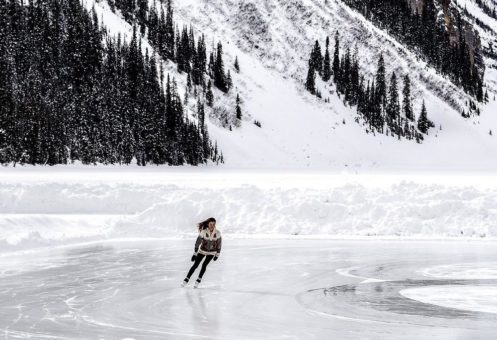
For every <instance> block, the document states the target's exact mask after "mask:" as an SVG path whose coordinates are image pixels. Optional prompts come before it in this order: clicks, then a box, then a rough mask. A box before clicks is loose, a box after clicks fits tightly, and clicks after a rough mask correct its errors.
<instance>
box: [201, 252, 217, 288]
mask: <svg viewBox="0 0 497 340" xmlns="http://www.w3.org/2000/svg"><path fill="white" fill-rule="evenodd" d="M213 258H214V255H207V256H206V257H205V261H204V263H202V268H201V269H200V274H198V279H197V281H199V282H200V280H202V276H204V273H205V270H206V269H207V265H208V264H209V262H211V260H212V259H213Z"/></svg>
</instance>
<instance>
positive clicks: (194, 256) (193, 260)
mask: <svg viewBox="0 0 497 340" xmlns="http://www.w3.org/2000/svg"><path fill="white" fill-rule="evenodd" d="M196 258H197V254H193V256H192V262H195V259H196Z"/></svg>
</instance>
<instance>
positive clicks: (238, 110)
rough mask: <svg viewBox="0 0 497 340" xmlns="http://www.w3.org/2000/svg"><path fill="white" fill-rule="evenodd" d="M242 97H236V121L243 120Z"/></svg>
mask: <svg viewBox="0 0 497 340" xmlns="http://www.w3.org/2000/svg"><path fill="white" fill-rule="evenodd" d="M240 103H241V101H240V95H239V94H237V95H236V119H239V120H241V119H242V109H241V107H240Z"/></svg>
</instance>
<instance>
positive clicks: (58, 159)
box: [0, 0, 223, 165]
mask: <svg viewBox="0 0 497 340" xmlns="http://www.w3.org/2000/svg"><path fill="white" fill-rule="evenodd" d="M142 52H143V50H142V43H141V39H140V38H139V34H138V33H137V29H136V28H135V29H134V31H133V36H132V38H131V41H130V42H129V43H128V42H126V41H124V40H123V39H121V37H120V36H118V37H114V38H113V37H109V36H107V35H106V33H105V30H104V29H103V27H101V26H100V25H99V23H98V18H97V15H96V13H95V11H93V12H92V13H90V12H88V11H87V10H86V9H85V8H84V7H83V6H82V5H81V3H80V1H79V0H44V1H33V0H29V1H28V2H27V3H23V1H18V0H0V163H14V164H16V163H29V164H49V165H54V164H66V163H68V162H71V161H75V160H79V161H81V162H82V163H84V164H94V163H105V164H113V163H120V164H130V163H131V162H133V161H136V163H137V164H139V165H146V164H169V165H182V164H192V165H198V164H201V163H205V162H207V160H212V161H214V162H220V161H223V156H222V154H221V153H220V152H219V151H218V149H217V145H213V144H212V142H211V141H210V139H209V136H208V132H207V128H206V127H205V123H204V121H203V119H205V116H204V117H202V119H199V123H198V124H195V123H194V122H193V121H191V120H189V119H188V118H187V117H186V115H185V114H184V107H183V104H182V101H181V99H180V97H179V94H178V89H177V85H176V81H175V79H174V78H170V77H169V75H168V76H167V77H166V79H164V76H163V71H162V67H161V65H158V62H157V56H156V55H155V53H154V52H153V51H150V52H149V51H148V50H147V53H145V54H144V53H142ZM199 111H200V106H199Z"/></svg>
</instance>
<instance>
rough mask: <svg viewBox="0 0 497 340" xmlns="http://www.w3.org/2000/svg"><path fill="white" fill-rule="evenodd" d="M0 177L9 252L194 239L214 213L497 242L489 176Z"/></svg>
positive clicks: (72, 172)
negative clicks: (99, 241) (141, 240)
mask: <svg viewBox="0 0 497 340" xmlns="http://www.w3.org/2000/svg"><path fill="white" fill-rule="evenodd" d="M206 169H209V168H206ZM0 178H1V180H0V243H1V244H2V245H3V246H2V249H3V250H15V249H21V248H27V247H31V246H37V245H49V244H65V243H71V242H75V241H84V240H95V239H108V238H116V237H118V238H123V237H125V238H134V237H146V238H168V237H190V236H191V235H194V233H195V223H197V222H199V221H201V220H203V219H205V218H207V217H210V216H214V217H216V218H217V219H218V221H219V223H218V224H219V228H220V230H222V231H223V232H224V234H225V235H227V236H228V237H313V238H322V237H324V238H350V237H386V238H390V237H397V238H398V237H401V238H403V237H409V238H453V237H456V238H459V237H463V238H469V239H488V238H490V239H492V238H496V237H497V224H496V223H495V221H497V188H496V186H497V181H496V178H495V177H494V176H493V175H491V174H487V175H475V176H470V175H460V174H459V175H458V174H453V175H439V176H437V175H428V174H426V175H420V174H418V175H410V176H409V175H401V174H397V175H389V174H384V175H378V174H369V175H368V174H364V175H352V174H349V175H339V174H330V173H327V172H320V171H315V172H307V173H306V172H299V171H294V172H292V171H287V172H276V171H274V172H262V171H261V172H258V173H253V172H248V171H235V170H231V171H227V170H222V169H217V170H216V169H210V170H204V169H194V168H186V169H183V170H174V169H169V171H166V169H164V168H160V167H155V168H154V167H150V168H145V169H140V168H138V167H130V168H127V169H123V168H119V167H109V168H103V167H95V168H94V170H92V169H87V168H85V169H82V168H78V167H69V168H64V167H62V166H61V167H56V168H29V167H26V168H21V169H13V168H4V169H1V171H0Z"/></svg>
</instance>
